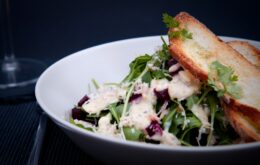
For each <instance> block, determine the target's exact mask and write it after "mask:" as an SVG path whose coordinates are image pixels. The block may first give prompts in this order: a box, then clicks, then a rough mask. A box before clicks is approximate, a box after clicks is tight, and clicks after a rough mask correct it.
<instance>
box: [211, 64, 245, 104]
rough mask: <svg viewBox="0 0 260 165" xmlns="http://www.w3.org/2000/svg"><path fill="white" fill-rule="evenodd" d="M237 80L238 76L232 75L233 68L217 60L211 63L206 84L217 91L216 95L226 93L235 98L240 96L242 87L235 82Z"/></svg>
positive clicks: (219, 95)
mask: <svg viewBox="0 0 260 165" xmlns="http://www.w3.org/2000/svg"><path fill="white" fill-rule="evenodd" d="M237 80H238V77H237V75H234V70H233V69H232V68H231V67H227V66H225V65H223V64H221V63H220V62H218V61H214V62H212V63H211V65H210V72H209V76H208V84H209V86H211V87H212V88H213V89H214V90H215V91H216V92H217V94H218V97H221V96H223V95H224V94H226V93H227V94H229V95H230V96H233V97H235V98H237V99H239V98H241V96H242V89H241V88H240V86H238V85H237V84H236V82H237Z"/></svg>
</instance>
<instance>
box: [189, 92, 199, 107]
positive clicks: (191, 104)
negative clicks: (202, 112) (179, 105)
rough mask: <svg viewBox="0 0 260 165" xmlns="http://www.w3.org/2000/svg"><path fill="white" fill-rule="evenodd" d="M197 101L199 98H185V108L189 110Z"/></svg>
mask: <svg viewBox="0 0 260 165" xmlns="http://www.w3.org/2000/svg"><path fill="white" fill-rule="evenodd" d="M198 101H199V97H198V96H196V95H192V96H190V97H188V98H187V102H186V107H187V108H188V109H189V110H191V108H192V106H193V105H194V104H197V103H198Z"/></svg>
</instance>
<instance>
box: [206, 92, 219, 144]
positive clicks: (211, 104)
mask: <svg viewBox="0 0 260 165" xmlns="http://www.w3.org/2000/svg"><path fill="white" fill-rule="evenodd" d="M208 102H209V108H210V116H211V119H210V120H211V121H210V125H211V128H210V132H209V135H208V138H207V146H208V145H210V142H211V139H212V136H213V130H214V120H215V114H216V111H217V99H216V97H214V96H213V95H209V96H208Z"/></svg>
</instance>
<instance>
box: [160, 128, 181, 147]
mask: <svg viewBox="0 0 260 165" xmlns="http://www.w3.org/2000/svg"><path fill="white" fill-rule="evenodd" d="M160 141H161V144H166V145H171V146H179V145H181V143H180V141H179V140H178V138H177V137H176V136H174V135H173V134H172V133H169V132H167V131H163V134H162V137H161V140H160Z"/></svg>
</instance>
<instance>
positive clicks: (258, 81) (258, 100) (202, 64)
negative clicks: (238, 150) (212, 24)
mask: <svg viewBox="0 0 260 165" xmlns="http://www.w3.org/2000/svg"><path fill="white" fill-rule="evenodd" d="M175 19H176V20H177V21H178V22H179V23H180V28H186V29H187V30H188V31H189V32H191V33H192V39H185V40H184V39H182V38H172V39H170V46H169V50H170V52H171V54H172V56H173V57H174V58H176V59H177V60H178V61H179V62H180V64H181V65H182V66H183V67H184V68H186V69H187V70H189V71H190V72H191V73H192V74H194V75H195V76H197V77H198V78H199V79H201V80H204V81H206V80H207V79H208V73H209V65H210V64H211V63H212V62H213V61H219V62H220V63H222V64H224V65H226V66H230V67H232V68H233V69H234V71H235V74H236V75H237V76H238V81H237V84H238V85H239V86H240V87H241V88H242V90H243V95H242V97H241V98H240V99H235V98H233V97H230V96H227V95H225V97H224V98H223V100H224V101H225V102H226V104H227V106H225V107H228V108H226V109H225V110H226V111H229V110H230V109H231V110H232V113H226V114H229V115H233V116H232V117H229V119H230V120H231V123H233V124H232V125H233V126H234V128H235V129H236V130H237V132H238V133H239V134H240V135H241V136H242V137H247V138H248V139H254V140H257V141H259V140H260V137H259V134H260V130H259V125H260V92H259V91H260V71H259V69H258V68H257V67H256V66H254V65H252V64H251V63H250V62H249V61H247V60H246V59H245V58H244V57H243V56H242V55H241V54H239V53H238V52H237V51H236V50H234V49H233V48H232V47H230V46H229V45H227V44H226V43H225V42H223V41H222V40H221V39H219V38H218V37H217V36H216V35H214V34H213V33H212V32H211V31H210V30H209V29H207V27H206V26H205V25H203V24H202V23H200V22H199V21H198V20H196V19H195V18H194V17H192V16H190V15H189V14H188V13H185V12H181V13H180V14H178V15H177V16H176V17H175ZM174 30H176V29H170V31H174ZM233 112H235V113H239V114H242V116H241V115H239V117H237V116H238V115H236V114H235V115H234V114H233ZM239 118H240V119H239ZM245 118H247V119H248V120H243V119H245ZM236 121H240V122H239V123H241V124H240V125H237V124H234V123H236ZM248 121H250V122H248ZM252 123H253V125H256V126H257V127H256V128H257V129H256V130H255V129H252V128H251V127H248V125H252ZM241 128H243V129H241ZM254 128H255V127H254ZM250 132H255V134H252V133H250Z"/></svg>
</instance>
